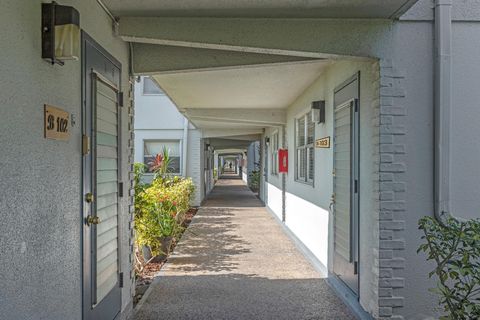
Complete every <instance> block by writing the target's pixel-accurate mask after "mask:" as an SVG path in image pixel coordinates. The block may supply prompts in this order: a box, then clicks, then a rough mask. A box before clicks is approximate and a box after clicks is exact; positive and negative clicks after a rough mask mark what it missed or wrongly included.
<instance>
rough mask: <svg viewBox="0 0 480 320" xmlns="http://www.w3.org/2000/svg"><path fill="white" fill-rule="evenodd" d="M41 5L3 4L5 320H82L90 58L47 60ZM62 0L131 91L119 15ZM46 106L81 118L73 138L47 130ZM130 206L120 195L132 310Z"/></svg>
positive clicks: (0, 276) (0, 309)
mask: <svg viewBox="0 0 480 320" xmlns="http://www.w3.org/2000/svg"><path fill="white" fill-rule="evenodd" d="M42 2H44V1H40V0H29V1H15V0H5V1H2V4H1V10H0V29H1V30H2V31H1V32H0V40H1V42H2V43H3V45H2V54H1V56H0V70H1V71H0V72H1V74H2V75H3V76H2V77H1V78H0V145H1V146H2V152H1V153H0V164H1V165H0V188H1V190H2V192H1V194H0V216H1V217H2V222H1V223H0V233H1V234H2V236H1V237H0V270H2V272H0V283H1V284H2V285H1V286H2V289H1V290H0V315H1V316H0V317H1V318H2V319H52V320H54V319H81V317H82V273H81V272H82V254H81V252H82V251H81V250H82V249H81V248H82V237H81V232H82V223H83V221H82V211H81V203H82V179H81V171H82V167H81V166H82V154H81V135H82V112H81V62H80V61H68V62H66V63H65V65H64V66H58V65H55V66H52V65H51V64H49V63H47V62H45V61H43V60H42V59H41V30H40V26H41V3H42ZM61 3H62V4H63V5H71V6H74V7H75V8H76V9H77V10H78V11H79V12H80V25H81V28H82V29H83V30H84V31H86V32H87V33H88V34H89V35H90V36H92V37H93V38H94V39H95V40H96V41H97V42H98V43H99V44H100V45H101V46H103V47H104V48H105V49H106V50H107V51H108V52H110V53H111V54H112V55H113V56H114V57H115V58H116V59H118V60H119V61H120V62H121V63H122V79H121V81H122V90H123V91H124V92H126V94H127V95H126V97H128V91H129V78H128V70H129V66H128V61H129V60H128V46H127V44H126V43H124V42H123V41H121V40H120V39H118V38H116V37H115V36H114V34H113V30H112V22H111V20H110V18H109V17H108V16H107V15H106V14H105V12H104V11H103V10H102V9H101V8H100V6H99V5H98V3H97V2H96V1H95V0H85V1H74V0H65V1H62V2H61ZM125 101H127V102H128V101H129V100H128V99H125ZM45 103H47V104H51V105H54V106H58V107H59V108H62V109H64V110H66V111H68V112H70V113H71V114H72V115H73V116H74V117H75V119H76V123H75V125H74V126H73V127H70V128H69V130H70V139H69V141H66V142H64V141H54V140H47V139H45V138H44V137H43V127H44V107H43V105H44V104H45ZM129 109H130V108H129V106H128V105H126V106H125V107H124V108H122V109H121V112H122V117H123V119H124V121H125V122H124V123H125V125H124V127H123V132H122V140H123V144H124V145H123V150H124V151H123V152H124V153H123V155H122V156H123V159H124V161H123V166H122V168H121V170H122V175H123V177H128V176H129V175H128V172H129V169H128V141H129V136H130V134H129V132H128V118H129V111H130V110H129ZM125 184H126V186H128V185H129V183H128V181H125ZM128 208H129V203H128V197H124V198H121V211H120V216H121V219H120V220H119V221H120V222H121V225H120V226H119V227H120V229H121V233H120V234H121V241H120V246H121V256H120V268H121V271H122V272H124V273H125V287H124V288H123V289H122V308H123V309H125V308H126V307H127V306H128V305H129V303H131V280H130V277H129V275H130V270H131V266H130V262H129V259H128V256H129V252H130V251H129V230H128V224H129V213H128Z"/></svg>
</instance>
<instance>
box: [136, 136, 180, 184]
mask: <svg viewBox="0 0 480 320" xmlns="http://www.w3.org/2000/svg"><path fill="white" fill-rule="evenodd" d="M146 142H164V143H165V142H167V143H172V142H173V143H178V150H179V156H178V158H179V161H178V163H179V164H178V171H179V172H169V174H171V175H173V176H182V175H183V172H182V170H183V169H182V168H183V152H182V150H183V148H182V143H183V141H182V140H181V139H143V152H142V153H143V155H142V159H143V162H142V163H143V164H144V165H146V166H147V167H148V165H147V164H146V163H145V156H146V155H145V143H146ZM150 157H152V155H150ZM154 174H155V173H153V172H148V171H147V172H145V175H154Z"/></svg>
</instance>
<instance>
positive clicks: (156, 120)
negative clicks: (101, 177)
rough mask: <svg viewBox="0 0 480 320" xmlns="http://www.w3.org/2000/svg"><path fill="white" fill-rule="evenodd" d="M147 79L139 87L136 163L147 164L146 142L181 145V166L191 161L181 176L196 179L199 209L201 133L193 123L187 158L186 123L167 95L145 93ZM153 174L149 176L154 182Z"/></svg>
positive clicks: (190, 127) (137, 87) (136, 92)
mask: <svg viewBox="0 0 480 320" xmlns="http://www.w3.org/2000/svg"><path fill="white" fill-rule="evenodd" d="M143 81H144V80H143V78H141V80H140V81H139V82H136V84H135V162H141V163H143V154H144V148H143V145H144V141H145V140H171V141H178V142H179V143H180V152H181V156H180V158H181V164H180V170H181V171H182V170H183V169H182V168H183V161H186V162H187V166H186V169H187V172H181V175H184V176H187V177H190V178H192V180H193V182H194V183H195V187H196V188H195V196H194V199H193V201H192V206H199V205H200V201H201V200H202V196H201V188H202V187H201V173H200V168H199V165H200V161H199V157H200V138H201V132H200V131H199V130H197V129H195V127H194V126H193V125H191V124H189V129H188V141H187V158H186V159H185V157H184V156H183V145H184V143H185V141H183V138H184V136H183V135H184V120H185V117H184V116H183V115H182V114H181V113H180V112H178V110H177V108H176V107H175V105H174V104H173V103H172V102H171V100H170V99H169V98H168V97H167V96H166V95H147V94H143ZM152 178H153V175H151V174H147V175H146V176H145V179H146V180H147V181H150V180H151V179H152Z"/></svg>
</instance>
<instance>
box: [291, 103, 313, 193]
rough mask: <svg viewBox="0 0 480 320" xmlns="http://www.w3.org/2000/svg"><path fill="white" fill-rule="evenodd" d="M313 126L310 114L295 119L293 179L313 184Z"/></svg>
mask: <svg viewBox="0 0 480 320" xmlns="http://www.w3.org/2000/svg"><path fill="white" fill-rule="evenodd" d="M314 136H315V124H314V122H313V121H312V112H311V111H310V112H307V113H306V114H305V115H303V116H301V117H299V118H297V119H295V152H296V153H295V155H296V162H295V179H296V180H297V181H302V182H306V183H311V184H313V179H314V167H315V149H314V140H315V138H314Z"/></svg>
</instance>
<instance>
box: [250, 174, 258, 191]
mask: <svg viewBox="0 0 480 320" xmlns="http://www.w3.org/2000/svg"><path fill="white" fill-rule="evenodd" d="M249 187H250V188H251V189H252V190H253V191H255V192H256V191H258V190H259V189H260V170H254V171H252V172H251V173H250V180H249Z"/></svg>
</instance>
